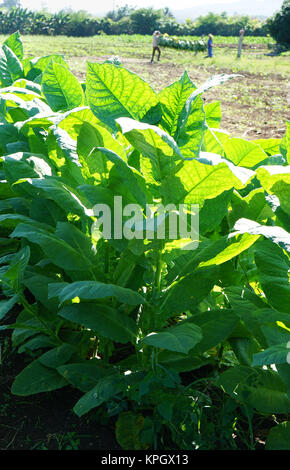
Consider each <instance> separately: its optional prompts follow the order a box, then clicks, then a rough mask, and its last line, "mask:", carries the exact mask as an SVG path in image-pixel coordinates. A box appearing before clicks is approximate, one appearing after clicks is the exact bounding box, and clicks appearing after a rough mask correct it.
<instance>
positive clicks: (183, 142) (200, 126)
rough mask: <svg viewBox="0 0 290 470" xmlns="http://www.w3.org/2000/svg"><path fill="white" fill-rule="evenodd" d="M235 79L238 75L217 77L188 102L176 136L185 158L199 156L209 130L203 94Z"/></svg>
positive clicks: (196, 91)
mask: <svg viewBox="0 0 290 470" xmlns="http://www.w3.org/2000/svg"><path fill="white" fill-rule="evenodd" d="M235 77H237V75H226V74H222V75H216V76H214V77H212V78H210V79H209V80H208V81H207V82H205V83H204V84H203V85H201V86H200V87H199V88H196V89H195V90H194V91H193V92H192V94H191V95H190V96H189V97H188V99H187V100H186V103H185V104H184V107H183V109H182V111H181V113H180V115H179V120H178V130H177V133H176V136H175V139H176V141H177V143H178V145H179V147H181V149H182V150H181V151H182V153H183V155H184V156H188V157H190V156H191V157H193V156H198V153H199V150H200V147H201V144H202V138H203V134H204V131H205V129H206V128H207V125H206V115H205V111H204V109H203V101H202V99H201V94H202V93H204V92H205V91H207V90H209V89H210V88H212V87H214V86H217V85H220V84H222V83H225V82H226V81H228V80H230V79H232V78H235Z"/></svg>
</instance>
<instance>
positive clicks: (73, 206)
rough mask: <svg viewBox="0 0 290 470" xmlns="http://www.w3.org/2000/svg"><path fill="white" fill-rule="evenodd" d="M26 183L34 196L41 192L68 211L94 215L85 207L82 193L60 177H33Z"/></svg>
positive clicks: (82, 215) (81, 214) (80, 214)
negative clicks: (81, 197)
mask: <svg viewBox="0 0 290 470" xmlns="http://www.w3.org/2000/svg"><path fill="white" fill-rule="evenodd" d="M20 182H21V181H20ZM24 184H25V185H27V186H26V187H25V189H26V190H27V192H29V194H31V195H32V196H33V197H37V195H38V194H39V192H40V194H41V196H42V197H44V198H47V199H52V200H54V201H55V202H56V203H57V204H58V205H59V207H61V208H62V209H64V210H65V211H66V212H67V213H73V214H77V215H79V216H81V217H84V216H92V215H93V213H92V211H90V210H89V209H88V208H87V207H85V205H84V204H83V202H82V201H81V199H80V195H79V194H78V193H77V192H76V191H75V190H74V189H72V188H71V187H70V186H68V185H67V184H64V183H63V182H62V181H61V180H60V179H58V178H53V177H52V178H45V179H44V178H43V179H40V178H33V179H30V180H28V181H27V182H25V183H24V182H23V185H24ZM19 186H22V184H19Z"/></svg>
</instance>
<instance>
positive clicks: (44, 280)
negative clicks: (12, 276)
mask: <svg viewBox="0 0 290 470" xmlns="http://www.w3.org/2000/svg"><path fill="white" fill-rule="evenodd" d="M53 282H55V279H54V278H52V277H48V276H43V275H41V274H40V273H37V274H35V275H32V276H28V275H26V276H25V279H24V281H23V284H24V285H25V287H27V288H28V289H29V290H30V292H31V293H32V294H33V295H34V297H35V299H37V300H38V301H39V302H41V303H42V305H43V306H44V307H45V308H46V309H48V310H49V311H51V312H52V313H55V312H56V311H57V306H58V302H57V301H56V299H48V284H51V283H53Z"/></svg>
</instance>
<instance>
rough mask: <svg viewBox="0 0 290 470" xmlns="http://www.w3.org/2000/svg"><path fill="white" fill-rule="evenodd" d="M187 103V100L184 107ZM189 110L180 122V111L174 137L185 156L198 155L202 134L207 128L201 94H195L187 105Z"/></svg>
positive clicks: (192, 156)
mask: <svg viewBox="0 0 290 470" xmlns="http://www.w3.org/2000/svg"><path fill="white" fill-rule="evenodd" d="M187 105H188V100H187V102H186V104H185V108H186V106H187ZM189 109H190V111H189V112H188V115H187V117H186V119H185V120H184V122H183V123H182V116H183V114H182V113H181V114H180V116H179V121H178V128H177V131H176V135H175V139H176V142H177V143H178V146H179V148H180V150H181V153H182V155H183V156H184V157H185V158H194V157H199V153H200V150H201V147H202V143H203V139H204V134H205V131H206V129H207V124H206V120H205V119H206V117H205V111H204V107H203V100H202V98H201V96H197V97H196V98H195V100H194V101H193V102H191V103H190V105H189Z"/></svg>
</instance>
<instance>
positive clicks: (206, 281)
mask: <svg viewBox="0 0 290 470" xmlns="http://www.w3.org/2000/svg"><path fill="white" fill-rule="evenodd" d="M217 277H218V268H217V267H216V266H210V267H207V268H201V269H198V270H196V271H194V272H193V273H191V274H189V275H188V276H185V277H184V278H183V279H180V280H178V281H177V283H176V284H175V285H173V286H172V287H171V288H170V289H169V290H168V291H167V292H166V295H165V300H164V301H163V304H162V311H164V312H175V313H181V312H183V311H184V310H187V309H193V308H194V307H196V306H197V305H198V304H199V303H200V302H201V301H202V300H203V299H204V298H205V297H206V296H207V295H208V294H209V293H210V291H211V289H212V287H213V286H214V284H215V282H217Z"/></svg>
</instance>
